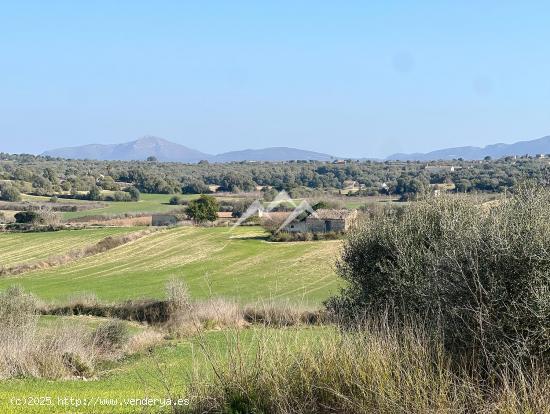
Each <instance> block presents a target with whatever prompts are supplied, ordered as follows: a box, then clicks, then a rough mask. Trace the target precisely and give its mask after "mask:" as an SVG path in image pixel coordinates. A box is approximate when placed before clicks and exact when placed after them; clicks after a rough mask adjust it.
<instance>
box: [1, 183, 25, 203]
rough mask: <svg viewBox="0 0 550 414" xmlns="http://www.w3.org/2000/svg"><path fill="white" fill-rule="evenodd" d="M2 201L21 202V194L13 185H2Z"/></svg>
mask: <svg viewBox="0 0 550 414" xmlns="http://www.w3.org/2000/svg"><path fill="white" fill-rule="evenodd" d="M0 200H2V201H21V193H20V192H19V190H18V189H17V188H15V187H14V186H13V185H9V184H3V185H0Z"/></svg>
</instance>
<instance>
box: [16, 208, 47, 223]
mask: <svg viewBox="0 0 550 414" xmlns="http://www.w3.org/2000/svg"><path fill="white" fill-rule="evenodd" d="M14 217H15V222H16V223H33V224H39V223H40V222H41V218H40V214H39V213H37V212H36V211H20V212H19V213H16V214H15V216H14Z"/></svg>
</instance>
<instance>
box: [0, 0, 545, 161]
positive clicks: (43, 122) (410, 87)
mask: <svg viewBox="0 0 550 414" xmlns="http://www.w3.org/2000/svg"><path fill="white" fill-rule="evenodd" d="M548 12H550V5H548V4H544V3H542V2H541V3H540V4H537V3H531V4H530V5H529V7H527V6H526V5H520V4H516V3H506V2H484V3H483V4H474V3H472V4H464V3H460V4H442V3H440V2H431V1H428V2H422V3H416V2H409V3H389V2H386V3H383V4H364V3H363V2H356V1H351V2H347V3H345V4H328V3H327V4H324V3H319V2H308V1H306V2H300V3H295V2H277V3H276V4H263V3H262V4H260V3H255V2H231V3H216V4H198V3H197V4H193V3H182V2H175V1H161V2H155V3H150V2H140V1H137V2H129V1H121V2H116V4H115V3H113V2H107V1H98V2H94V3H93V4H92V3H72V2H68V1H55V2H48V3H44V2H38V1H30V2H26V3H25V4H24V5H23V4H17V3H11V4H6V5H4V7H3V12H2V15H1V16H0V34H1V36H0V45H1V46H2V51H3V53H2V55H1V56H0V63H1V65H0V96H1V99H0V110H1V115H0V129H1V131H2V138H1V139H0V151H4V152H11V153H22V152H25V153H37V154H38V153H42V152H43V151H46V150H50V149H53V148H59V147H70V146H77V145H85V144H91V143H97V144H116V143H122V142H128V141H132V140H135V139H137V138H139V137H141V136H144V135H153V136H158V137H161V138H164V139H167V140H169V141H173V142H176V143H179V144H182V145H185V146H188V147H190V148H193V149H196V150H199V151H202V152H205V153H211V154H217V153H223V152H227V151H235V150H242V149H247V148H252V149H256V148H265V147H295V148H301V149H306V150H311V151H316V152H322V153H328V154H332V155H336V156H346V157H357V158H359V157H372V158H384V157H386V156H388V155H390V154H392V153H396V152H406V153H412V152H429V151H433V150H437V149H441V148H446V147H458V146H468V145H471V146H478V147H483V146H485V145H491V144H496V143H513V142H516V141H522V140H531V139H536V138H539V137H542V136H545V135H548V134H549V133H550V117H549V114H548V110H547V109H546V108H547V107H548V104H549V103H550V83H549V80H548V76H547V74H548V73H549V69H550V57H549V54H548V53H547V49H548V46H547V41H546V40H547V39H548V38H549V35H550V28H549V27H548V25H547V24H546V16H547V15H548Z"/></svg>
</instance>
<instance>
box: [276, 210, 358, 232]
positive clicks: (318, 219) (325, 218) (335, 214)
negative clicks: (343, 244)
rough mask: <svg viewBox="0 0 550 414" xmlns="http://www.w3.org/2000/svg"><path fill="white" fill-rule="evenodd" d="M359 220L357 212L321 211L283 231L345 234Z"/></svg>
mask: <svg viewBox="0 0 550 414" xmlns="http://www.w3.org/2000/svg"><path fill="white" fill-rule="evenodd" d="M356 219H357V210H345V209H340V210H336V209H319V210H317V211H316V212H315V215H313V214H311V215H309V216H307V217H306V218H305V219H303V220H298V219H296V220H294V221H292V222H290V223H289V224H287V225H286V226H285V227H284V228H283V231H287V232H289V233H328V232H336V233H344V232H346V231H348V230H349V229H350V227H351V226H352V225H353V223H354V222H355V220H356Z"/></svg>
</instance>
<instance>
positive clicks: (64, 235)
mask: <svg viewBox="0 0 550 414" xmlns="http://www.w3.org/2000/svg"><path fill="white" fill-rule="evenodd" d="M136 230H137V229H136V228H131V227H126V228H115V227H108V228H107V227H106V228H96V229H83V230H61V231H56V232H43V233H0V266H13V265H16V264H20V263H25V262H35V261H38V260H42V259H46V258H47V257H49V256H55V255H60V254H64V253H67V252H68V251H70V250H72V249H77V248H81V247H84V246H88V245H92V244H94V243H97V242H98V241H100V240H101V239H103V238H105V237H107V236H117V235H121V234H126V233H130V232H132V231H136Z"/></svg>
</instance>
